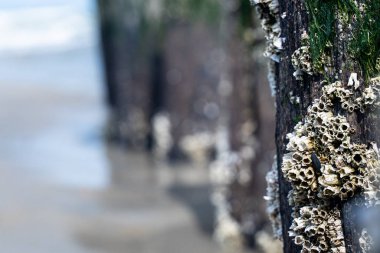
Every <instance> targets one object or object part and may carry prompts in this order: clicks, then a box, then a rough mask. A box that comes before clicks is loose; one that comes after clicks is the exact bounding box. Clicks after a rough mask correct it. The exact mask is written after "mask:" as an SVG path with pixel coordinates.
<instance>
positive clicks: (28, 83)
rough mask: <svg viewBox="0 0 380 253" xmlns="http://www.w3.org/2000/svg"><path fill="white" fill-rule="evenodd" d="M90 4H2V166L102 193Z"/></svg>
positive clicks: (36, 0)
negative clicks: (93, 188) (98, 189)
mask: <svg viewBox="0 0 380 253" xmlns="http://www.w3.org/2000/svg"><path fill="white" fill-rule="evenodd" d="M95 7H96V6H95V1H94V0H2V1H0V34H1V39H0V104H1V109H0V138H1V139H2V142H1V143H0V150H1V152H0V162H3V163H5V164H7V166H6V167H7V168H16V169H15V170H18V171H19V172H20V171H22V173H27V174H28V175H32V176H33V177H34V178H38V179H41V180H44V181H47V182H51V183H58V184H63V185H68V186H76V187H104V186H105V185H106V184H107V182H108V173H109V172H108V165H107V159H106V157H105V151H104V145H103V142H102V138H101V134H102V128H103V125H104V120H105V109H104V101H103V89H102V87H103V84H102V68H101V60H100V50H99V42H98V34H97V21H96V8H95Z"/></svg>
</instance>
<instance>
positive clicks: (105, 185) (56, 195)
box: [0, 82, 220, 253]
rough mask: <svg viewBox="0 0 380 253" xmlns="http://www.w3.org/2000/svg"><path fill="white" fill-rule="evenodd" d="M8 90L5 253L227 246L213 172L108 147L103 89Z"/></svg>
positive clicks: (4, 101)
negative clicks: (214, 202)
mask: <svg viewBox="0 0 380 253" xmlns="http://www.w3.org/2000/svg"><path fill="white" fill-rule="evenodd" d="M0 87H1V92H0V138H1V141H0V174H1V177H0V199H2V201H1V203H0V245H1V248H2V252H7V253H24V252H30V253H51V252H54V253H61V252H62V253H68V252H69V253H77V252H78V253H87V252H94V253H98V252H107V253H114V252H115V253H119V252H120V253H121V252H123V253H161V252H162V253H187V252H189V253H190V252H202V253H203V252H204V253H213V252H220V249H219V247H218V246H217V245H216V243H215V242H214V241H213V240H212V238H211V234H210V232H211V230H212V225H213V217H212V215H213V210H212V206H211V204H210V201H209V194H208V193H209V191H210V185H209V182H208V174H207V170H206V169H204V168H190V167H186V166H176V168H175V169H173V168H170V167H167V166H165V165H157V164H156V163H154V162H153V161H151V160H150V159H149V158H148V157H147V156H146V155H144V154H139V153H125V152H124V151H122V150H121V149H119V148H118V147H115V146H109V145H106V144H104V143H103V141H102V138H101V135H102V134H101V133H102V127H103V123H104V119H105V111H104V108H103V106H102V101H101V99H100V98H99V96H98V95H96V94H94V93H91V92H90V93H88V94H86V93H83V92H78V91H75V90H65V89H57V88H55V87H54V86H50V87H49V86H43V85H12V84H7V83H4V82H3V83H0Z"/></svg>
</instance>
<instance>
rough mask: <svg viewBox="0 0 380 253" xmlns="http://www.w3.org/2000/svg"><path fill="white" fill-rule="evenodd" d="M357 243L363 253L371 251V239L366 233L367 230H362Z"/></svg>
mask: <svg viewBox="0 0 380 253" xmlns="http://www.w3.org/2000/svg"><path fill="white" fill-rule="evenodd" d="M359 245H360V248H361V250H362V252H363V253H368V252H371V250H373V249H372V245H373V239H372V237H371V236H370V235H369V234H368V231H367V230H366V229H363V230H362V233H361V236H360V238H359Z"/></svg>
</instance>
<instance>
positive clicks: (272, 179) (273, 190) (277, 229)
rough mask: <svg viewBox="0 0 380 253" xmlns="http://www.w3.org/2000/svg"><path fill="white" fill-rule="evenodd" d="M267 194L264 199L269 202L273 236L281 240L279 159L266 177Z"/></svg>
mask: <svg viewBox="0 0 380 253" xmlns="http://www.w3.org/2000/svg"><path fill="white" fill-rule="evenodd" d="M266 180H267V194H266V196H265V197H264V199H265V200H266V201H267V213H268V214H269V219H270V221H271V223H272V229H273V234H274V236H275V238H277V239H281V237H282V227H281V215H280V192H279V185H278V171H277V159H276V157H275V158H274V162H273V165H272V168H271V170H270V171H269V172H268V173H267V175H266Z"/></svg>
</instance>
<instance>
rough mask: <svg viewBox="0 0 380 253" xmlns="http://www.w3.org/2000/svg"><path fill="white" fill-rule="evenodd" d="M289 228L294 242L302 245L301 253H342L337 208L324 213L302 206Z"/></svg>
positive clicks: (342, 246)
mask: <svg viewBox="0 0 380 253" xmlns="http://www.w3.org/2000/svg"><path fill="white" fill-rule="evenodd" d="M293 218H294V221H293V224H292V226H291V227H290V229H291V232H290V233H289V234H290V235H291V236H294V242H295V244H297V245H302V251H301V252H302V253H304V252H305V253H306V252H332V253H344V252H346V250H345V247H344V236H343V230H342V223H341V220H340V212H339V210H338V209H337V208H334V209H332V210H329V211H326V210H324V208H321V207H315V206H303V207H301V208H300V209H299V211H298V212H297V213H295V215H294V217H293Z"/></svg>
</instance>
